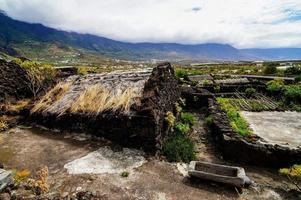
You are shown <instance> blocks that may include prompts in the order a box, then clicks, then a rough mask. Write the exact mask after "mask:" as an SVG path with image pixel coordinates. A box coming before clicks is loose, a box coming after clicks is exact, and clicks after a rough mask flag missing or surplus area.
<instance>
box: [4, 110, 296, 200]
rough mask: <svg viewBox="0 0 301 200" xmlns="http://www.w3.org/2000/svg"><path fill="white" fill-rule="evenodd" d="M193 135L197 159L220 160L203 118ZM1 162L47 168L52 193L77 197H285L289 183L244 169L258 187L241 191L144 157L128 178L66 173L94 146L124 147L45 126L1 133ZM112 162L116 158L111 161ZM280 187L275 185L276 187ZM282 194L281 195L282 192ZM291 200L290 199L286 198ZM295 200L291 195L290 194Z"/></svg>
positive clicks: (23, 193) (179, 199)
mask: <svg viewBox="0 0 301 200" xmlns="http://www.w3.org/2000/svg"><path fill="white" fill-rule="evenodd" d="M199 118H200V119H201V120H199V123H198V124H197V125H196V131H195V133H194V134H193V135H194V136H197V135H198V134H200V136H201V137H195V139H196V140H197V141H199V142H198V145H197V146H198V151H199V152H198V158H199V159H202V160H207V161H215V162H222V160H221V159H220V156H216V153H215V151H216V150H215V148H214V146H213V145H212V143H211V142H212V141H211V140H210V137H208V135H207V132H206V131H205V129H204V126H203V121H202V119H203V116H202V115H199ZM1 136H2V143H1V145H0V162H2V163H4V165H5V167H6V168H8V169H19V170H20V169H28V170H30V172H31V176H33V175H34V174H35V172H36V171H37V170H38V169H39V168H40V167H43V166H48V168H49V173H50V175H49V179H48V181H49V184H50V191H49V193H48V194H46V195H45V196H48V197H60V198H63V197H68V196H74V195H75V194H76V193H78V192H80V191H89V194H90V195H94V196H97V198H98V199H112V200H117V199H123V200H127V199H129V200H130V199H141V200H143V199H145V200H182V199H189V200H190V199H191V200H199V199H208V200H216V199H223V200H228V199H229V200H230V199H269V200H270V199H283V192H282V191H280V192H279V191H278V190H277V188H285V185H286V183H285V182H284V180H283V179H282V178H281V177H279V175H278V174H277V172H275V171H272V170H271V171H269V170H266V169H261V168H260V169H257V168H251V167H246V171H247V174H248V175H249V176H250V177H251V178H252V179H253V180H254V181H255V182H256V183H257V184H258V185H259V186H257V187H254V188H251V189H245V190H244V191H243V195H238V193H237V191H236V190H235V189H234V188H229V187H226V186H222V185H218V184H214V183H208V182H200V181H195V180H194V181H191V180H190V179H188V178H185V177H183V175H182V174H181V173H180V172H179V170H178V169H177V166H176V164H171V163H167V162H163V161H159V160H157V159H155V158H152V157H151V158H146V159H147V162H146V163H144V164H143V165H142V166H140V167H138V168H135V169H132V170H130V174H129V176H128V177H127V178H124V177H122V176H120V173H115V174H108V173H102V174H77V175H73V174H68V173H67V170H66V169H65V168H64V165H65V164H67V163H69V162H71V161H74V160H75V159H79V158H82V157H83V156H86V155H87V154H89V153H91V152H94V151H95V150H97V149H99V148H101V147H106V146H109V147H110V148H111V149H112V150H113V151H120V150H121V147H119V146H118V145H115V144H113V143H111V142H110V141H107V140H105V139H100V138H94V137H90V136H86V135H84V134H69V133H61V132H53V131H47V130H41V129H36V128H35V129H32V128H30V129H24V128H18V127H17V128H13V129H10V130H9V131H7V132H5V133H4V134H1ZM111 162H112V163H114V162H116V161H115V160H113V158H112V160H111ZM275 188H276V189H275ZM16 195H17V196H19V197H26V196H27V197H32V192H31V191H26V190H24V189H22V188H21V189H19V190H17V191H16ZM281 195H282V196H281ZM287 199H290V198H287ZM291 199H293V198H291Z"/></svg>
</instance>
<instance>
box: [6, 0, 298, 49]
mask: <svg viewBox="0 0 301 200" xmlns="http://www.w3.org/2000/svg"><path fill="white" fill-rule="evenodd" d="M0 9H1V10H4V11H5V12H6V13H7V14H8V16H10V17H12V18H14V19H18V20H22V21H26V22H31V23H42V24H43V25H45V26H49V27H52V28H57V29H61V30H66V31H75V32H79V33H90V34H95V35H98V36H103V37H107V38H110V39H114V40H119V41H127V42H175V43H182V44H201V43H222V44H230V45H233V46H234V47H236V48H272V47H301V0H0Z"/></svg>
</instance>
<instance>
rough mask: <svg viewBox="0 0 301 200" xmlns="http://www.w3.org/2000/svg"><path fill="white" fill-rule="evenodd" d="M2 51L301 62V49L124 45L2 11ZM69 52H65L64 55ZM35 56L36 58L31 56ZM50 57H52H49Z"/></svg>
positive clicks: (33, 53) (34, 53) (130, 57)
mask: <svg viewBox="0 0 301 200" xmlns="http://www.w3.org/2000/svg"><path fill="white" fill-rule="evenodd" d="M0 24H1V26H0V51H4V52H6V53H8V54H10V55H20V56H26V57H30V58H31V57H37V58H39V57H40V56H42V57H43V55H42V54H43V52H45V55H46V54H47V56H49V55H50V56H51V52H49V49H50V50H53V49H54V50H55V53H57V52H58V51H60V52H63V53H64V55H65V54H69V51H70V52H73V54H79V55H81V54H83V53H91V54H94V55H99V56H103V57H108V58H116V59H125V60H150V59H159V60H189V59H192V60H224V61H237V60H289V59H301V48H277V49H255V48H253V49H236V48H234V47H233V46H231V45H229V44H218V43H205V44H195V45H190V44H178V43H149V42H143V43H130V42H120V41H116V40H112V39H108V38H105V37H100V36H96V35H91V34H80V33H76V32H67V31H62V30H57V29H54V28H49V27H46V26H44V25H42V24H38V23H35V24H31V23H27V22H22V21H18V20H14V19H12V18H10V17H9V16H7V15H6V14H5V13H3V12H0ZM35 51H36V52H35ZM64 51H65V52H64ZM31 54H32V55H31ZM48 54H49V55H48Z"/></svg>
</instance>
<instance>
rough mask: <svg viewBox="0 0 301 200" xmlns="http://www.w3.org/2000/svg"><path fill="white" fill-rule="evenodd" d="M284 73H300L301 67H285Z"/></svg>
mask: <svg viewBox="0 0 301 200" xmlns="http://www.w3.org/2000/svg"><path fill="white" fill-rule="evenodd" d="M284 74H286V75H300V74H301V67H300V66H292V67H288V68H286V69H285V71H284Z"/></svg>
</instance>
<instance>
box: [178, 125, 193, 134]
mask: <svg viewBox="0 0 301 200" xmlns="http://www.w3.org/2000/svg"><path fill="white" fill-rule="evenodd" d="M175 129H176V130H177V131H179V132H180V133H182V134H187V133H188V132H189V131H190V126H189V124H183V123H181V122H179V123H177V124H176V125H175Z"/></svg>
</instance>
